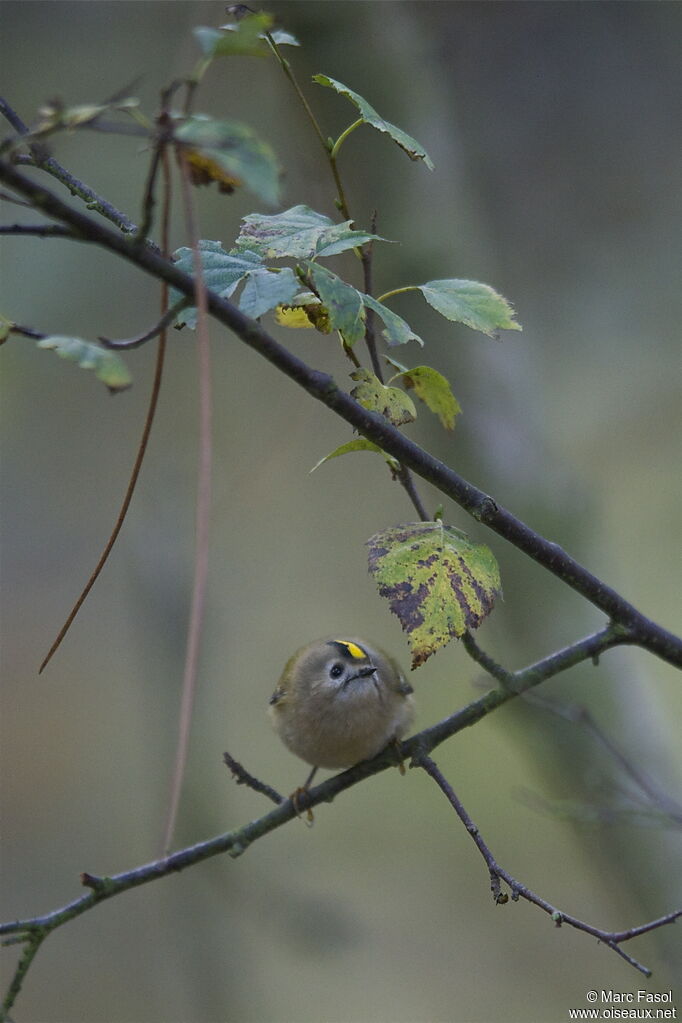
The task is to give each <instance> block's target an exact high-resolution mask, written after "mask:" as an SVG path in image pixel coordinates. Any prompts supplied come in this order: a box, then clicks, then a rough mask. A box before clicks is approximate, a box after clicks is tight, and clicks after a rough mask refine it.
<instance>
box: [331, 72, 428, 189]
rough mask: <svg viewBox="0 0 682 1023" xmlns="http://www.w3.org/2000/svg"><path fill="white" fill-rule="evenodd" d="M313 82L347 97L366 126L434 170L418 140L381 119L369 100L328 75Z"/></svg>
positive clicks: (412, 158)
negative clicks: (380, 132)
mask: <svg viewBox="0 0 682 1023" xmlns="http://www.w3.org/2000/svg"><path fill="white" fill-rule="evenodd" d="M313 81H314V82H317V84H318V85H325V86H327V88H329V89H334V91H335V92H338V93H339V94H340V95H341V96H346V97H347V98H348V99H349V100H350V101H351V103H354V104H355V106H356V107H357V108H358V110H359V111H360V116H361V117H362V120H363V121H364V122H365V124H371V126H372V127H373V128H376V130H377V131H383V132H386V134H387V135H390V137H391V138H392V139H393V141H394V142H396V143H397V144H398V145H399V146H400V148H401V149H403V150H404V151H405V152H406V153H407V155H408V156H409V158H410V159H411V160H423V161H424V163H425V164H426V166H427V167H428V168H429V170H433V163H432V161H431V159H430V158H429V155H428V153H427V152H426V150H425V149H424V147H423V146H421V145H420V144H419V143H418V142H417V140H416V139H413V138H412V136H411V135H408V134H407V132H404V131H403V130H402V129H401V128H396V126H395V125H394V124H390V123H389V122H388V121H385V120H384V119H383V117H380V116H379V114H378V113H377V112H376V110H375V109H374V107H372V106H370V105H369V103H368V102H367V100H366V99H363V98H362V96H359V95H358V93H357V92H353V90H352V89H349V88H348V86H347V85H343V84H342V83H341V82H337V81H336V79H334V78H329V77H328V76H327V75H313Z"/></svg>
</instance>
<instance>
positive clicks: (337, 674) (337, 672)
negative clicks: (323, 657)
mask: <svg viewBox="0 0 682 1023" xmlns="http://www.w3.org/2000/svg"><path fill="white" fill-rule="evenodd" d="M342 675H343V665H342V664H341V662H340V661H336V662H335V663H334V664H332V666H331V668H330V669H329V677H330V678H341V676H342Z"/></svg>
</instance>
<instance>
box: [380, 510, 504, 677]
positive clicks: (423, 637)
mask: <svg viewBox="0 0 682 1023" xmlns="http://www.w3.org/2000/svg"><path fill="white" fill-rule="evenodd" d="M367 545H368V547H369V570H370V572H371V574H372V575H373V576H374V578H375V580H376V582H377V585H378V587H379V593H380V594H381V596H382V597H386V598H387V599H388V601H389V603H390V607H391V611H392V612H393V613H394V614H395V615H397V617H398V619H399V620H400V624H401V626H402V629H403V631H404V632H406V633H407V637H408V640H409V642H410V647H411V649H412V667H413V668H417V667H419V665H421V664H423V663H424V662H425V661H426V660H427V658H428V657H430V656H431V654H433V653H435V651H436V650H438V649H440V647H443V646H445V645H446V643H449V642H450V640H451V639H453V638H455V637H459V636H462V635H463V634H464V632H466V631H467V630H468V629H477V628H478V626H479V625H480V624H481V622H482V621H483V619H484V618H485V617H486V616H487V615H488V614H489V613H490V611H491V610H492V608H493V604H494V602H495V599H496V597H497V596H498V595H499V594H500V593H501V592H502V591H501V586H500V571H499V568H498V565H497V562H496V560H495V558H494V556H493V554H492V551H491V550H490V549H489V548H488V547H486V546H485V545H484V544H474V543H472V542H471V540H469V538H468V537H467V536H466V534H465V533H462V532H460V530H459V529H454V528H453V527H452V526H445V525H443V523H442V522H413V523H408V524H407V525H403V526H395V527H393V528H391V529H385V530H383V531H382V532H380V533H376V534H375V535H374V536H373V537H371V538H370V539H369V540H368V541H367Z"/></svg>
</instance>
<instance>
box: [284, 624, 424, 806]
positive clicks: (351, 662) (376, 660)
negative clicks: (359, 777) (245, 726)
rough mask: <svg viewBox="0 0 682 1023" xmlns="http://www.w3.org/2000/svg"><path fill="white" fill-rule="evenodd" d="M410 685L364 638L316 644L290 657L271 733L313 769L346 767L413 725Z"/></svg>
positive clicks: (371, 754) (393, 665) (393, 662)
mask: <svg viewBox="0 0 682 1023" xmlns="http://www.w3.org/2000/svg"><path fill="white" fill-rule="evenodd" d="M412 692H413V690H412V686H411V685H410V684H409V682H408V681H407V679H406V678H405V676H404V674H403V672H402V671H401V669H400V667H399V666H398V665H397V664H396V662H395V661H394V660H393V659H392V658H391V657H389V656H388V654H385V653H384V652H383V651H382V650H380V649H378V647H376V646H373V645H372V644H370V643H367V642H365V640H364V639H334V638H329V639H318V640H315V641H314V642H313V643H308V645H307V646H304V647H301V649H300V650H297V651H296V653H295V654H294V655H293V656H292V657H290V658H289V660H288V661H287V663H286V666H285V668H284V671H283V672H282V677H281V678H280V680H279V683H278V685H277V688H276V689H275V691H274V693H273V694H272V696H271V698H270V707H269V712H270V717H271V719H272V722H273V724H274V727H275V731H276V732H277V734H278V735H279V737H280V739H281V740H282V742H283V743H284V745H285V746H287V747H288V748H289V749H290V750H291V752H292V753H295V754H296V756H297V757H300V758H301V760H305V761H306V763H308V764H311V765H312V767H313V771H312V772H311V774H310V776H309V777H308V780H307V781H306V783H305V785H304V789H307V788H308V786H309V785H310V782H311V781H312V778H313V775H314V774H315V771H316V770H317V768H318V767H327V768H340V767H352V766H353V765H354V764H357V763H358V762H359V761H360V760H368V759H369V758H370V757H373V756H375V754H377V753H379V752H380V750H382V749H384V747H385V746H387V745H388V744H389V742H392V741H393V740H398V739H401V738H402V736H403V735H405V733H406V732H407V730H408V729H409V727H410V725H411V724H412V721H413V720H414V713H415V708H414V699H413V697H412Z"/></svg>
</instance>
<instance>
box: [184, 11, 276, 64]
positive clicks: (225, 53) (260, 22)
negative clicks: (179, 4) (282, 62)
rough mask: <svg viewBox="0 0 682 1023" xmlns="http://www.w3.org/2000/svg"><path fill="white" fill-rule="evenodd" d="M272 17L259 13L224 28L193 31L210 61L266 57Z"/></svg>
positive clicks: (248, 15)
mask: <svg viewBox="0 0 682 1023" xmlns="http://www.w3.org/2000/svg"><path fill="white" fill-rule="evenodd" d="M272 22H273V18H272V15H271V14H265V13H264V12H263V11H260V12H259V13H258V14H247V16H246V17H245V18H242V19H241V20H240V21H237V22H233V23H230V24H229V25H223V26H222V28H205V27H204V26H201V25H200V26H199V27H198V28H195V29H194V36H195V37H196V39H197V41H198V43H199V46H200V47H201V52H202V53H203V54H204V55H205V56H207V57H232V56H246V57H267V55H268V53H269V52H270V50H269V48H268V46H267V43H266V42H265V33H266V32H267V31H268V30H269V28H270V26H271V25H272Z"/></svg>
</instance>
